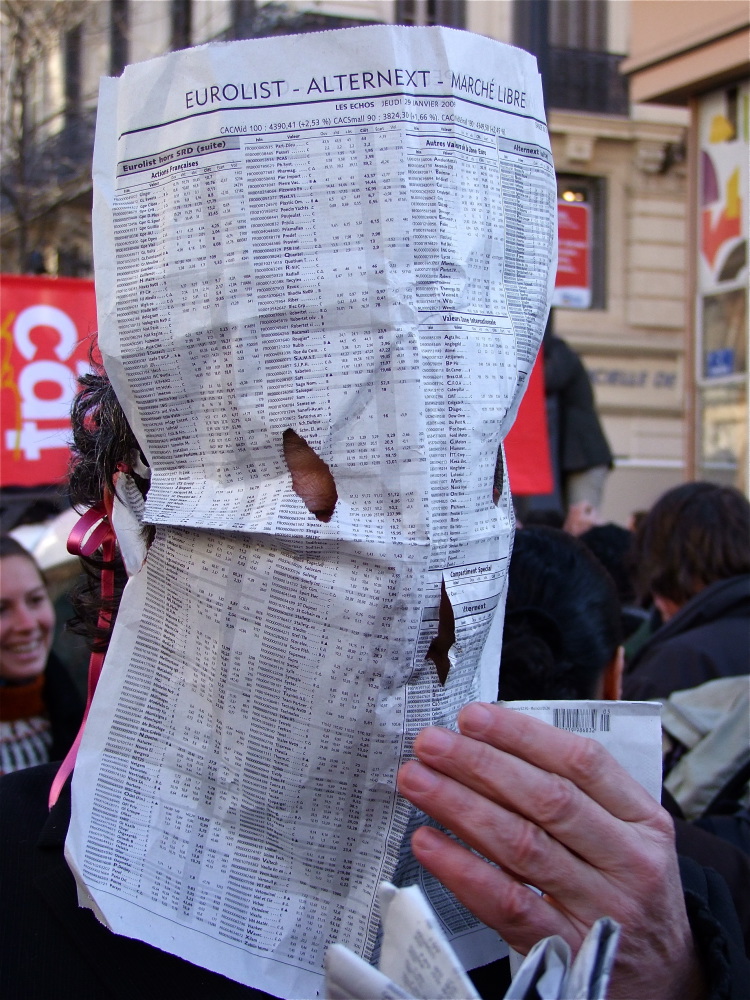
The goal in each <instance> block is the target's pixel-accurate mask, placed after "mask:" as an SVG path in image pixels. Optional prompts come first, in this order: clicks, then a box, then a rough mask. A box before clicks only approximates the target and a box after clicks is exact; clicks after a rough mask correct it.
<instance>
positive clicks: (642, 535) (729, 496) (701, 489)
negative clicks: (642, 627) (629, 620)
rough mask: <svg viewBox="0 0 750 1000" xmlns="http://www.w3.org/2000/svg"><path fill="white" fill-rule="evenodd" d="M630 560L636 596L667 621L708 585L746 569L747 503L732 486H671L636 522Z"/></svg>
mask: <svg viewBox="0 0 750 1000" xmlns="http://www.w3.org/2000/svg"><path fill="white" fill-rule="evenodd" d="M633 562H634V568H635V574H636V587H637V590H638V593H639V595H640V596H641V597H642V598H645V597H646V596H648V595H651V597H652V598H653V601H654V604H655V605H656V606H657V608H658V609H659V612H660V614H661V616H662V619H663V620H664V621H669V619H670V618H672V617H673V616H674V615H675V614H676V613H677V612H678V611H679V610H680V609H681V608H682V607H684V605H686V604H687V603H688V601H689V600H691V598H693V597H695V596H696V595H697V594H699V593H700V592H701V591H702V590H704V589H705V588H706V587H708V586H710V585H711V584H713V583H716V582H718V581H719V580H727V579H729V578H730V577H734V576H739V575H742V574H745V573H750V503H748V500H747V498H746V497H745V496H743V494H742V493H740V491H739V490H737V489H735V488H734V487H732V486H717V485H715V484H714V483H706V482H695V483H685V484H683V485H682V486H676V487H675V488H674V489H672V490H669V491H668V492H667V493H665V494H664V495H663V496H662V497H661V498H660V499H659V500H657V502H656V503H655V504H654V506H653V507H652V508H651V510H650V511H649V513H648V515H647V516H646V518H645V519H644V521H643V523H642V524H641V526H640V528H639V530H638V532H637V533H636V537H635V544H634V549H633Z"/></svg>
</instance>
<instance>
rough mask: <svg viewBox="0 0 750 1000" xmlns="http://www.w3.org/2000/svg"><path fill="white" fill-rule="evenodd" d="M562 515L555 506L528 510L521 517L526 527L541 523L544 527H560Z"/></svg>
mask: <svg viewBox="0 0 750 1000" xmlns="http://www.w3.org/2000/svg"><path fill="white" fill-rule="evenodd" d="M563 520H564V518H563V515H562V513H561V512H560V511H559V510H558V509H557V508H556V507H542V508H540V509H539V510H530V511H528V513H527V514H526V516H525V517H524V519H523V523H524V526H525V527H527V528H531V527H538V526H539V525H543V526H544V527H546V528H562V526H563Z"/></svg>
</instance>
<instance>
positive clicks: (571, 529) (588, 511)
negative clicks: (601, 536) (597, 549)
mask: <svg viewBox="0 0 750 1000" xmlns="http://www.w3.org/2000/svg"><path fill="white" fill-rule="evenodd" d="M600 523H601V518H600V516H599V511H598V510H597V508H596V507H595V506H594V505H593V504H592V503H589V502H588V500H581V501H580V502H579V503H574V504H573V506H572V507H569V508H568V513H567V514H566V515H565V523H564V524H563V531H567V532H568V534H569V535H575V536H576V537H577V536H578V535H582V534H584V532H586V531H588V530H589V528H595V527H596V525H597V524H600Z"/></svg>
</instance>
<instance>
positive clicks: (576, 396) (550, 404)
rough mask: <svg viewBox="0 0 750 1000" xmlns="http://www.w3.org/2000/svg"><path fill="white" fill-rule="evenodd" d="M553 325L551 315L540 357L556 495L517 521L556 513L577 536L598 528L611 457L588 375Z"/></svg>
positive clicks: (533, 503)
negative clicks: (534, 513)
mask: <svg viewBox="0 0 750 1000" xmlns="http://www.w3.org/2000/svg"><path fill="white" fill-rule="evenodd" d="M553 324H554V310H552V311H551V312H550V315H549V320H548V321H547V329H546V330H545V333H544V340H543V341H542V351H543V359H544V392H545V400H546V409H547V425H548V432H549V443H550V450H551V454H552V467H553V472H554V477H555V491H554V493H552V494H550V495H547V496H535V497H530V498H528V499H527V500H526V502H525V503H524V504H523V505H521V506H520V507H519V518H520V520H521V521H522V522H523V523H524V524H526V523H529V514H530V512H532V511H534V510H550V509H551V510H556V511H558V512H559V513H560V514H561V515H562V517H563V519H564V521H565V530H566V531H568V532H570V534H573V535H580V534H582V533H583V532H584V531H586V530H587V529H588V528H591V527H593V526H594V525H595V524H598V523H599V512H600V510H601V506H602V499H603V496H604V484H605V482H606V479H607V475H608V474H609V470H610V469H611V468H612V451H611V450H610V447H609V443H608V442H607V439H606V437H605V435H604V431H603V430H602V425H601V423H600V421H599V417H598V415H597V412H596V405H595V402H594V390H593V388H592V386H591V379H590V378H589V375H588V372H587V371H586V369H585V368H584V366H583V362H582V361H581V359H580V358H579V357H578V355H577V354H576V352H575V351H574V350H573V349H572V348H571V347H569V346H568V344H567V343H566V342H565V341H564V340H562V338H560V337H558V336H556V335H555V333H554V325H553ZM521 499H523V498H521ZM547 523H550V522H549V521H547Z"/></svg>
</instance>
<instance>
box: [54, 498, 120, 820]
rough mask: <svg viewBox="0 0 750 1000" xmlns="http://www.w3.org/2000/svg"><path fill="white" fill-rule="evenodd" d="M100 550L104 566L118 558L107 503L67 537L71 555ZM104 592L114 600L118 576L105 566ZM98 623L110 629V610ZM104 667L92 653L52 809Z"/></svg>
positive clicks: (98, 655)
mask: <svg viewBox="0 0 750 1000" xmlns="http://www.w3.org/2000/svg"><path fill="white" fill-rule="evenodd" d="M110 506H111V504H110ZM100 547H101V550H102V558H103V559H104V561H105V563H111V562H112V560H113V559H114V558H115V533H114V531H113V530H112V526H111V524H110V521H109V518H108V517H107V510H106V504H102V505H101V506H100V507H93V508H92V509H91V510H89V511H87V512H86V513H85V514H84V515H83V517H82V518H81V519H80V521H78V522H77V523H76V525H75V526H74V528H73V530H72V531H71V533H70V537H69V538H68V552H70V554H71V555H75V556H93V554H94V553H95V552H96V550H97V549H98V548H100ZM101 592H102V600H103V601H111V600H112V598H113V597H114V593H115V575H114V571H113V570H112V569H111V568H109V567H105V568H104V569H102V571H101ZM98 624H99V628H109V624H110V613H109V611H105V610H101V611H100V612H99V622H98ZM103 666H104V653H92V654H91V658H90V659H89V683H88V696H87V698H86V710H85V711H84V713H83V721H82V722H81V728H80V729H79V730H78V735H77V736H76V738H75V741H74V743H73V745H72V746H71V748H70V750H68V755H67V757H66V758H65V760H64V761H63V762H62V764H61V765H60V768H59V770H58V772H57V774H56V775H55V778H54V781H53V782H52V787H51V788H50V792H49V807H50V809H51V808H52V806H53V805H54V804H55V803H56V802H57V800H58V797H59V795H60V792H61V791H62V788H63V785H64V784H65V782H66V781H67V779H68V777H69V775H71V774H72V773H73V768H74V767H75V763H76V757H77V756H78V748H79V747H80V745H81V740H82V739H83V731H84V729H85V728H86V720H87V718H88V715H89V709H90V708H91V702H92V700H93V697H94V692H95V691H96V686H97V684H98V683H99V677H100V675H101V672H102V667H103Z"/></svg>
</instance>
